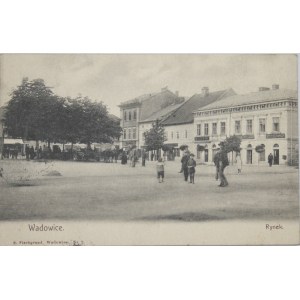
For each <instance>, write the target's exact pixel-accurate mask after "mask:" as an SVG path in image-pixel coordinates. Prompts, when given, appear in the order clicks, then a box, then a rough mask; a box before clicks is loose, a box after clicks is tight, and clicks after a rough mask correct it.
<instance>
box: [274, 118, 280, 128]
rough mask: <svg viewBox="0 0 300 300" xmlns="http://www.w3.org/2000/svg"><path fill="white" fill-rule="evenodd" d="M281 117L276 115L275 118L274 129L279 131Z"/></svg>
mask: <svg viewBox="0 0 300 300" xmlns="http://www.w3.org/2000/svg"><path fill="white" fill-rule="evenodd" d="M279 125H280V124H279V118H278V117H274V118H273V131H276V132H279V131H280V126H279Z"/></svg>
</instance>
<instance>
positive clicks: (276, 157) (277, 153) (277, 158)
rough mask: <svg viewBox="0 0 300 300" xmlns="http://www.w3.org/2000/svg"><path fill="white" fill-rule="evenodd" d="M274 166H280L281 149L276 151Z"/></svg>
mask: <svg viewBox="0 0 300 300" xmlns="http://www.w3.org/2000/svg"><path fill="white" fill-rule="evenodd" d="M273 152H274V161H273V163H274V165H279V149H274V150H273Z"/></svg>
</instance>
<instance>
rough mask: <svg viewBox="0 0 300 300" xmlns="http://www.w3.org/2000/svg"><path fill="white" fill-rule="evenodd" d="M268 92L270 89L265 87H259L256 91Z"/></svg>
mask: <svg viewBox="0 0 300 300" xmlns="http://www.w3.org/2000/svg"><path fill="white" fill-rule="evenodd" d="M269 90H270V88H268V87H265V86H260V87H259V88H258V91H259V92H263V91H269Z"/></svg>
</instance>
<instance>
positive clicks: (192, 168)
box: [187, 153, 196, 183]
mask: <svg viewBox="0 0 300 300" xmlns="http://www.w3.org/2000/svg"><path fill="white" fill-rule="evenodd" d="M194 156H195V155H194V154H193V153H191V154H190V158H189V160H188V162H187V167H188V172H189V176H190V183H195V181H194V178H195V167H196V161H195V160H194Z"/></svg>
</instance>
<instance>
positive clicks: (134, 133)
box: [132, 128, 136, 140]
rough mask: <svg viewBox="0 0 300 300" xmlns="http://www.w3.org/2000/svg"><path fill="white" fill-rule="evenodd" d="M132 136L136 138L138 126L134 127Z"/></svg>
mask: <svg viewBox="0 0 300 300" xmlns="http://www.w3.org/2000/svg"><path fill="white" fill-rule="evenodd" d="M132 138H133V139H134V140H135V139H136V128H133V129H132Z"/></svg>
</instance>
